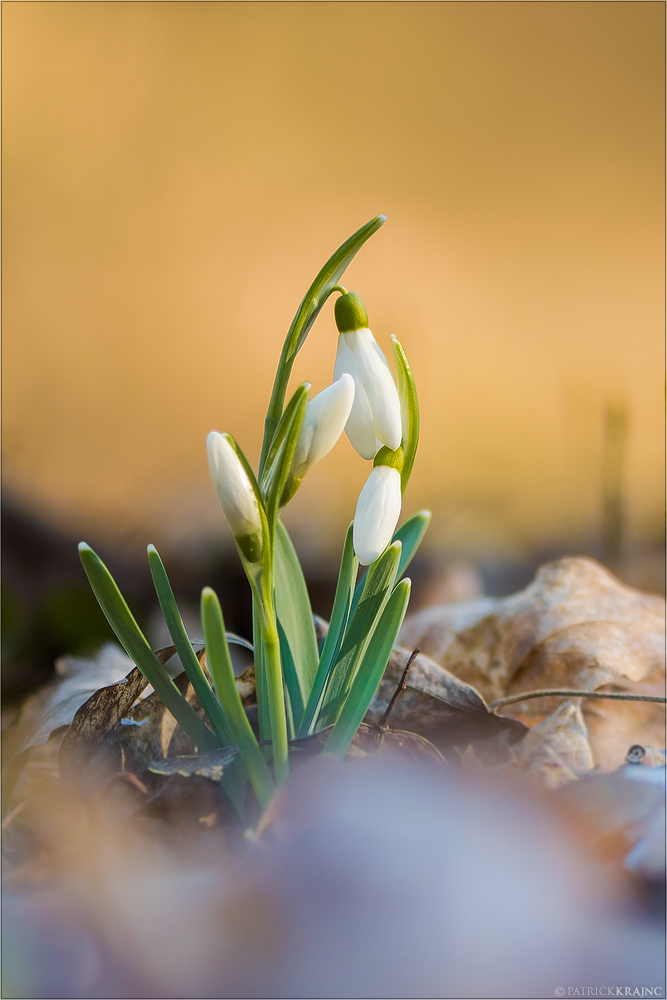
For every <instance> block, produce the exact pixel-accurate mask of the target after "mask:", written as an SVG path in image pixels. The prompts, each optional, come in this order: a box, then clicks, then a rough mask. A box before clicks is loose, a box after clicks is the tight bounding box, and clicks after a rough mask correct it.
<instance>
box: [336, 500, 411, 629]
mask: <svg viewBox="0 0 667 1000" xmlns="http://www.w3.org/2000/svg"><path fill="white" fill-rule="evenodd" d="M430 523H431V511H430V510H420V511H419V513H418V514H413V516H412V517H409V518H408V519H407V521H406V522H405V524H402V525H401V527H400V528H399V529H398V531H396V532H395V533H394V537H393V538H392V542H401V543H402V545H403V550H402V552H401V561H400V562H399V564H398V572H397V573H396V579H397V580H400V578H401V577H402V576H403V574H404V573H405V571H406V569H407V568H408V566H409V565H410V563H411V562H412V560H413V558H414V556H415V554H416V552H417V549H418V548H419V546H420V545H421V543H422V540H423V538H424V535H425V534H426V529H427V528H428V526H429V524H430ZM369 569H370V567H369ZM367 575H368V573H367V572H366V573H364V575H363V576H362V578H361V579H360V580H359V583H358V584H357V586H356V587H355V590H354V597H353V598H352V609H351V613H354V610H355V608H356V606H357V604H358V603H359V598H360V597H361V592H362V590H363V589H364V585H365V583H366V577H367Z"/></svg>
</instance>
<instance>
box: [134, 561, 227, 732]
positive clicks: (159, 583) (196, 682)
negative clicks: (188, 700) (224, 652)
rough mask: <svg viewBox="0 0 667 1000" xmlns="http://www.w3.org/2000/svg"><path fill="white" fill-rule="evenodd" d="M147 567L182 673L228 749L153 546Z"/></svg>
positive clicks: (222, 726)
mask: <svg viewBox="0 0 667 1000" xmlns="http://www.w3.org/2000/svg"><path fill="white" fill-rule="evenodd" d="M148 565H149V568H150V571H151V576H152V577H153V584H154V586H155V592H156V594H157V598H158V601H159V602H160V608H161V610H162V614H163V615H164V620H165V623H166V625H167V628H168V630H169V635H170V636H171V641H172V642H173V644H174V646H175V647H176V652H177V653H178V656H179V659H180V661H181V663H182V664H183V669H184V670H185V672H186V674H187V675H188V677H189V679H190V681H191V683H192V686H193V688H194V689H195V691H196V692H197V696H198V697H199V701H200V702H201V706H202V708H203V709H204V711H205V712H206V715H207V716H208V718H209V721H210V723H211V725H212V726H213V729H214V730H215V733H216V735H217V737H218V739H219V740H220V742H221V744H222V746H231V745H232V744H233V743H234V736H233V734H232V732H231V730H230V729H229V727H228V725H227V721H226V719H225V715H224V712H223V711H222V708H221V707H220V703H219V702H218V700H217V698H216V697H215V694H214V693H213V690H212V689H211V685H210V684H209V682H208V678H207V677H206V674H205V673H204V671H203V669H202V666H201V663H200V662H199V660H198V659H197V656H196V655H195V651H194V649H193V648H192V643H191V642H190V638H189V636H188V633H187V632H186V630H185V625H184V624H183V619H182V618H181V614H180V612H179V610H178V605H177V604H176V598H175V597H174V592H173V590H172V589H171V584H170V582H169V577H168V576H167V571H166V569H165V568H164V563H163V562H162V559H161V558H160V555H159V553H158V551H157V549H156V548H155V546H154V545H149V546H148Z"/></svg>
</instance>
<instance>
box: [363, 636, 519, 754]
mask: <svg viewBox="0 0 667 1000" xmlns="http://www.w3.org/2000/svg"><path fill="white" fill-rule="evenodd" d="M409 655H410V654H409V652H408V650H407V649H403V648H401V647H400V646H395V647H394V650H393V652H392V654H391V657H390V660H389V664H388V666H387V670H386V672H385V675H384V677H383V679H382V681H381V682H380V686H379V688H378V690H377V693H376V695H375V697H374V699H373V702H372V703H371V707H370V709H369V711H368V712H367V714H366V719H365V721H366V722H367V723H371V724H373V723H378V722H379V721H380V719H381V718H382V715H383V713H384V711H385V709H386V708H387V705H388V704H389V702H390V700H391V698H392V696H393V694H394V692H395V690H396V685H397V684H398V683H399V681H400V679H401V675H402V673H403V669H404V667H405V664H406V662H407V660H408V657H409ZM406 685H407V687H406V690H405V691H403V692H402V694H401V695H400V697H399V698H398V700H397V702H396V705H395V707H394V709H393V711H392V714H391V719H390V722H389V725H390V726H391V727H392V728H396V729H402V730H407V731H409V732H413V733H418V734H419V735H421V736H424V737H426V738H427V739H428V740H430V742H432V743H434V744H435V745H436V746H437V747H439V748H440V749H445V748H446V747H450V746H463V747H464V746H467V745H469V744H470V743H472V742H477V741H479V740H484V741H487V740H488V741H492V740H494V739H495V738H497V739H496V743H498V741H499V742H500V743H501V744H504V745H505V744H506V745H509V744H511V743H513V742H515V741H516V740H518V739H520V738H521V737H522V736H523V735H524V733H525V732H526V726H525V725H524V724H523V723H522V722H518V721H517V720H515V719H512V718H503V717H501V716H498V715H495V714H494V713H493V712H489V710H488V708H487V706H486V703H485V701H484V699H483V698H482V696H481V695H480V694H479V692H478V691H476V690H475V689H474V688H473V687H471V686H470V685H469V684H466V683H464V682H463V681H461V680H459V678H458V677H455V676H454V674H452V673H450V672H449V671H448V670H446V669H444V668H443V667H441V666H439V665H438V664H437V663H435V662H434V661H433V660H431V659H430V658H429V657H428V656H423V655H422V654H419V655H418V656H417V657H416V658H415V659H414V661H413V663H412V667H411V669H410V673H409V675H408V678H407V681H406ZM496 749H499V746H498V747H496Z"/></svg>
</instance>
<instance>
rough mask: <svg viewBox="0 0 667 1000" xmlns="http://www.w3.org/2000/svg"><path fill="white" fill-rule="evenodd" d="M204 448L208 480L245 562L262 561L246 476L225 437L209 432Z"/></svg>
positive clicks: (258, 528) (259, 530)
mask: <svg viewBox="0 0 667 1000" xmlns="http://www.w3.org/2000/svg"><path fill="white" fill-rule="evenodd" d="M206 448H207V451H208V464H209V468H210V470H211V479H212V480H213V485H214V486H215V491H216V493H217V494H218V500H219V501H220V506H221V507H222V512H223V514H224V515H225V518H226V520H227V524H228V525H229V527H230V528H231V531H232V534H233V535H234V540H235V541H236V544H237V545H238V547H239V549H240V550H241V552H242V553H243V555H244V556H245V558H246V559H247V560H248V562H258V561H259V560H260V559H261V557H262V519H261V517H260V513H259V505H258V503H257V497H256V496H255V492H254V490H253V488H252V486H251V485H250V480H249V478H248V473H247V472H246V470H245V469H244V468H243V465H242V463H241V460H240V459H239V457H238V455H237V454H236V452H235V450H234V448H233V447H232V445H231V444H230V443H229V435H228V434H219V433H218V432H217V431H211V433H210V434H209V436H208V438H207V439H206Z"/></svg>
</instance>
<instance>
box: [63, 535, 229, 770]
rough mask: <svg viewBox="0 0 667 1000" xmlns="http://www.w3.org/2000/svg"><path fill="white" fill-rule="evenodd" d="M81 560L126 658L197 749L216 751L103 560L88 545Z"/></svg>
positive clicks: (210, 735)
mask: <svg viewBox="0 0 667 1000" xmlns="http://www.w3.org/2000/svg"><path fill="white" fill-rule="evenodd" d="M79 556H80V558H81V562H82V564H83V568H84V570H85V572H86V576H87V577H88V580H89V582H90V585H91V587H92V588H93V593H94V594H95V597H96V598H97V601H98V603H99V605H100V607H101V608H102V611H103V612H104V614H105V616H106V618H107V621H108V622H109V624H110V625H111V628H112V629H113V630H114V632H115V633H116V636H117V638H118V641H119V642H120V644H121V646H122V647H123V649H124V650H125V652H126V653H127V655H128V656H129V657H130V659H131V660H132V662H133V663H135V664H136V665H137V666H138V667H139V669H140V670H141V672H142V674H143V675H144V677H145V678H146V680H147V681H148V683H149V684H152V685H153V687H154V688H155V690H156V692H157V694H158V696H159V698H161V700H162V701H163V702H164V704H165V705H166V707H167V708H168V709H169V711H170V712H171V714H172V715H173V716H174V718H175V719H176V721H177V722H178V723H179V724H180V726H181V727H182V728H183V729H184V730H185V732H186V733H187V734H188V736H189V737H190V739H191V740H192V741H193V743H194V744H195V746H196V747H197V749H198V750H215V749H216V748H217V747H219V746H220V741H219V739H218V738H217V737H216V736H214V734H213V733H212V732H211V731H210V730H209V729H207V727H206V726H205V725H204V723H203V722H202V721H201V719H200V718H199V716H198V715H197V713H196V712H195V710H194V709H193V708H192V706H191V705H189V704H188V702H187V701H186V700H185V698H184V697H183V695H182V694H181V692H180V691H179V690H178V688H177V687H176V685H175V684H174V682H173V681H172V680H171V678H170V677H169V675H168V674H167V672H166V670H165V669H164V667H163V666H162V664H161V663H160V661H159V660H158V658H157V656H156V655H155V653H154V652H153V650H152V649H151V647H150V646H149V644H148V642H147V640H146V639H145V637H144V635H143V633H142V631H141V629H140V628H139V626H138V625H137V623H136V621H135V620H134V617H133V615H132V612H131V611H130V609H129V608H128V606H127V604H126V603H125V600H124V598H123V596H122V594H121V592H120V591H119V589H118V587H117V586H116V583H115V581H114V579H113V577H112V576H111V573H110V572H109V570H108V569H107V567H106V566H105V565H104V563H103V562H102V560H101V559H100V557H99V556H98V555H97V554H96V553H95V552H93V550H92V549H91V548H90V546H88V545H86V543H85V542H81V544H80V545H79Z"/></svg>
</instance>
